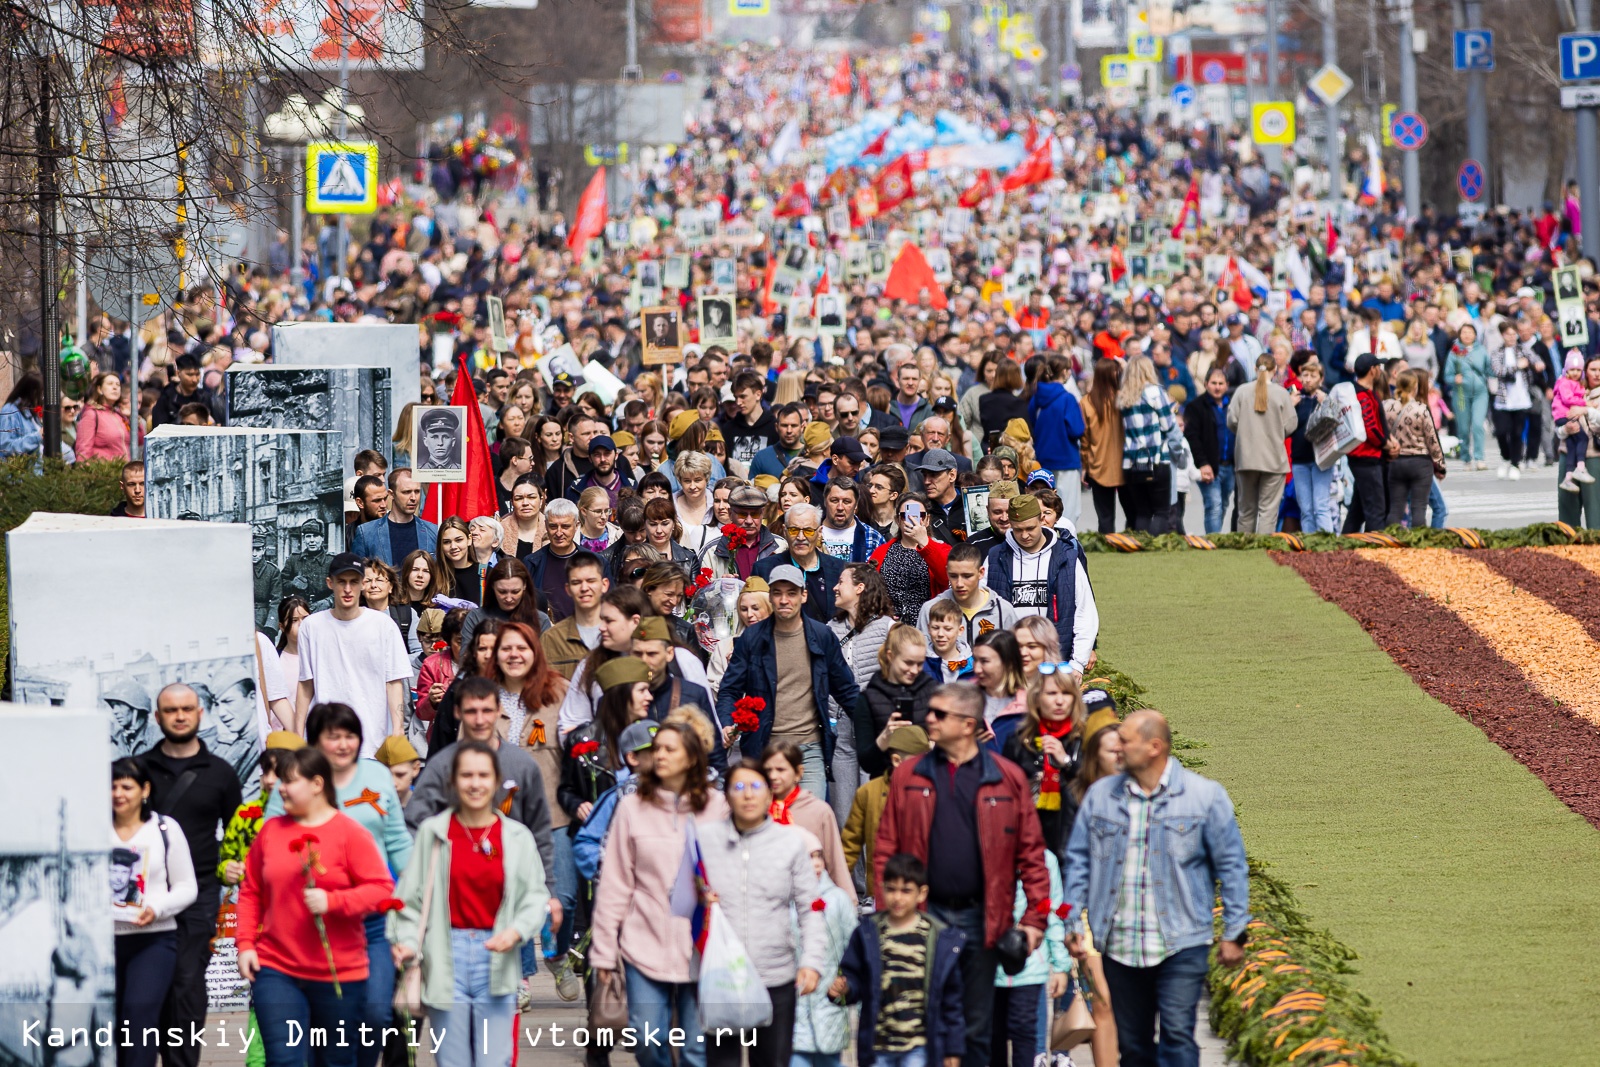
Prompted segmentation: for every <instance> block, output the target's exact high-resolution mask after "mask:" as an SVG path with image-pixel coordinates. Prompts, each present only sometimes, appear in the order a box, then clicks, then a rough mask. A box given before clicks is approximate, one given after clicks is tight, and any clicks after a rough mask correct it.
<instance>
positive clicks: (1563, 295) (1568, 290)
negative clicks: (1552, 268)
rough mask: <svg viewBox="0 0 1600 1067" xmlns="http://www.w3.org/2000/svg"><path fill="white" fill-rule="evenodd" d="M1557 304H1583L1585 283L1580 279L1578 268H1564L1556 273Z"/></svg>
mask: <svg viewBox="0 0 1600 1067" xmlns="http://www.w3.org/2000/svg"><path fill="white" fill-rule="evenodd" d="M1555 286H1556V303H1557V304H1581V303H1583V283H1582V282H1581V281H1580V280H1579V278H1578V268H1577V267H1562V268H1560V269H1559V270H1557V271H1556V272H1555Z"/></svg>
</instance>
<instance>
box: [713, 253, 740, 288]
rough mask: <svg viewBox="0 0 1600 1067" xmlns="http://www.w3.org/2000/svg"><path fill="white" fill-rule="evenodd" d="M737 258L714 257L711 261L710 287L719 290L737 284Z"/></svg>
mask: <svg viewBox="0 0 1600 1067" xmlns="http://www.w3.org/2000/svg"><path fill="white" fill-rule="evenodd" d="M738 280H739V271H738V260H735V259H714V260H712V261H711V287H712V288H713V289H716V290H719V291H728V290H731V289H733V288H734V287H735V285H737V284H738Z"/></svg>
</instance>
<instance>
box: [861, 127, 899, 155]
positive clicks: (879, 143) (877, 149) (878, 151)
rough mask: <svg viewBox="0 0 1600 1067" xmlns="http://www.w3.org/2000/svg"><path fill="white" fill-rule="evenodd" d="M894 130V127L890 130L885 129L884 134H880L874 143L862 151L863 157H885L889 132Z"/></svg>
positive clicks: (873, 140) (874, 139)
mask: <svg viewBox="0 0 1600 1067" xmlns="http://www.w3.org/2000/svg"><path fill="white" fill-rule="evenodd" d="M892 129H894V127H893V126H890V127H889V128H888V129H885V130H884V131H883V132H882V133H880V134H878V136H876V137H874V138H873V139H872V143H871V144H869V145H867V147H865V148H863V149H862V150H861V157H862V158H863V159H865V158H866V157H867V156H881V155H883V149H884V146H885V145H887V144H888V143H889V130H892Z"/></svg>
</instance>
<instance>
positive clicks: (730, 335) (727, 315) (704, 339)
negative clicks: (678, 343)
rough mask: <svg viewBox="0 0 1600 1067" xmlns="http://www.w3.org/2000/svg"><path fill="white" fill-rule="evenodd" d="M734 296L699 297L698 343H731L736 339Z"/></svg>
mask: <svg viewBox="0 0 1600 1067" xmlns="http://www.w3.org/2000/svg"><path fill="white" fill-rule="evenodd" d="M734 321H735V315H734V298H733V297H732V296H722V295H717V296H702V297H701V298H700V344H701V345H702V346H703V345H731V344H733V343H734V341H735V339H736V333H737V331H736V330H735V329H734Z"/></svg>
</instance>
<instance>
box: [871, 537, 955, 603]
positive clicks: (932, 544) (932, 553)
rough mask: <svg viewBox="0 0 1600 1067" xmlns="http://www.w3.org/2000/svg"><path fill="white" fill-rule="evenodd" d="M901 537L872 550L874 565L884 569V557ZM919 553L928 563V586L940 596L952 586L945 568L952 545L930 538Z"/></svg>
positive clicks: (923, 560) (918, 550)
mask: <svg viewBox="0 0 1600 1067" xmlns="http://www.w3.org/2000/svg"><path fill="white" fill-rule="evenodd" d="M899 540H900V539H899V538H895V539H894V540H892V541H885V542H884V543H883V544H881V545H879V546H878V547H877V548H875V549H873V550H872V556H871V557H870V558H871V560H872V565H873V566H874V567H876V568H878V569H879V570H882V569H883V557H884V556H887V555H888V554H889V547H890V546H891V545H894V544H897V543H898V542H899ZM917 555H919V556H921V557H922V562H924V563H926V564H927V565H928V588H929V589H930V590H931V591H932V593H933V595H935V596H938V595H939V594H940V593H942V592H944V591H945V590H946V589H949V588H950V575H949V572H948V571H946V569H945V564H946V563H947V562H948V561H949V559H950V546H949V545H947V544H945V543H944V542H943V541H939V540H935V539H934V538H931V537H930V538H929V539H928V543H927V544H925V545H923V546H922V547H921V548H919V549H917Z"/></svg>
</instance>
